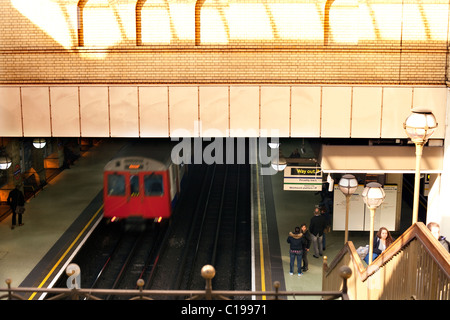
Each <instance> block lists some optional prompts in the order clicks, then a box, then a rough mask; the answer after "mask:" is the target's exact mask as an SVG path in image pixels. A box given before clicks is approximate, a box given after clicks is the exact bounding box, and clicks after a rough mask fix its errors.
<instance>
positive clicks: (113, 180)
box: [108, 174, 125, 196]
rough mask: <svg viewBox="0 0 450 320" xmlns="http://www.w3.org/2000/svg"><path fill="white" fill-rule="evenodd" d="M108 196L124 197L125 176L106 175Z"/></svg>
mask: <svg viewBox="0 0 450 320" xmlns="http://www.w3.org/2000/svg"><path fill="white" fill-rule="evenodd" d="M108 195H109V196H124V195H125V176H123V175H121V174H110V175H108Z"/></svg>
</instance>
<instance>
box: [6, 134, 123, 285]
mask: <svg viewBox="0 0 450 320" xmlns="http://www.w3.org/2000/svg"><path fill="white" fill-rule="evenodd" d="M122 145H123V141H122V140H120V139H119V140H105V142H103V143H101V144H100V145H99V146H97V147H94V148H92V149H91V150H90V151H88V152H86V153H85V154H84V155H83V156H82V157H80V158H79V159H78V160H77V162H76V163H75V165H73V166H71V168H70V169H68V170H64V171H62V172H61V173H60V174H59V175H58V176H57V177H55V178H54V179H52V180H51V181H50V182H49V183H48V185H46V186H45V188H44V189H43V190H42V191H41V192H40V193H38V194H37V195H36V197H35V198H31V199H29V200H28V202H27V203H26V205H25V207H26V212H25V214H24V215H23V223H24V225H23V226H20V227H19V226H16V228H15V229H14V230H11V215H9V217H7V218H6V219H4V220H3V221H1V222H0V281H1V283H0V286H1V287H5V286H6V285H5V282H4V281H5V280H6V279H8V278H9V279H11V280H12V284H11V285H12V287H18V286H37V285H38V284H37V282H40V281H41V280H43V279H41V278H42V276H43V275H42V274H39V272H37V269H36V268H38V269H41V270H42V271H44V269H45V268H46V267H47V266H49V265H52V264H53V261H52V260H53V259H59V257H61V256H62V254H64V252H65V250H66V249H67V248H65V247H66V245H67V244H70V243H71V242H72V239H73V240H74V239H75V238H76V237H77V235H78V234H79V233H80V231H81V230H82V229H83V228H84V227H85V226H86V224H87V222H85V221H83V219H81V220H82V221H80V220H78V221H79V222H80V223H79V225H78V226H75V227H72V228H71V226H72V225H73V224H74V222H75V221H77V219H79V218H80V217H83V218H84V219H88V220H87V221H89V219H90V217H86V216H85V215H83V212H85V210H86V209H87V208H89V205H90V204H91V202H92V201H93V200H94V199H95V198H96V197H97V196H98V194H99V192H100V191H101V190H102V188H103V167H104V165H105V164H106V162H107V161H108V160H109V159H110V158H111V157H112V156H113V155H114V154H115V153H116V152H117V151H118V150H119V148H120V147H121V146H122ZM97 198H98V197H97ZM100 205H101V201H100ZM98 209H99V208H96V209H95V208H90V210H91V211H93V213H89V214H90V215H91V217H92V216H93V214H95V212H96V210H98ZM63 237H64V238H63ZM61 239H63V240H64V241H62V242H61V241H59V240H61ZM55 245H57V246H56V247H55ZM51 250H52V251H51ZM50 251H51V252H53V256H52V255H49V254H48V253H49V252H50ZM56 261H57V260H56Z"/></svg>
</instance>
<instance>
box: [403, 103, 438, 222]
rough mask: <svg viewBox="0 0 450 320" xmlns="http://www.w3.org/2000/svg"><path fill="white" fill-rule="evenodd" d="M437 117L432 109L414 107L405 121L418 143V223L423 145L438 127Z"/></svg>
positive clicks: (415, 197)
mask: <svg viewBox="0 0 450 320" xmlns="http://www.w3.org/2000/svg"><path fill="white" fill-rule="evenodd" d="M437 125H438V124H437V122H436V118H435V117H434V115H433V113H432V112H431V111H430V110H427V109H423V108H414V109H412V113H411V114H410V115H409V116H408V118H406V120H405V122H404V123H403V128H404V129H405V131H406V134H407V135H408V137H409V138H410V139H411V141H412V142H414V144H415V145H416V171H415V176H414V204H413V217H412V223H413V224H414V223H416V222H417V220H418V216H419V192H420V161H421V159H422V151H423V146H424V145H425V143H426V142H427V141H428V138H430V136H431V135H432V134H433V133H434V131H435V129H436V128H437Z"/></svg>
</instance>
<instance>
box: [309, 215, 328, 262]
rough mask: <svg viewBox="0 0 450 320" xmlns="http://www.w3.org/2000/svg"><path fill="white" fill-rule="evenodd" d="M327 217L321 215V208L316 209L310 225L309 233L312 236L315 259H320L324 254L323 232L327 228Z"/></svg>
mask: <svg viewBox="0 0 450 320" xmlns="http://www.w3.org/2000/svg"><path fill="white" fill-rule="evenodd" d="M326 226H327V225H326V221H325V217H324V216H323V215H322V214H321V213H320V210H319V208H315V209H314V216H313V217H312V218H311V222H310V223H309V232H310V234H311V242H312V246H313V248H314V254H313V257H314V258H319V255H320V256H322V253H323V243H322V241H323V231H324V230H325V228H326Z"/></svg>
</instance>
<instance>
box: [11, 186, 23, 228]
mask: <svg viewBox="0 0 450 320" xmlns="http://www.w3.org/2000/svg"><path fill="white" fill-rule="evenodd" d="M7 203H8V205H9V207H10V208H11V211H12V223H11V230H13V229H14V228H15V226H16V215H17V214H18V215H19V226H23V223H22V214H23V211H24V205H25V197H24V196H23V193H22V191H20V190H19V186H18V185H16V186H15V188H14V189H13V190H11V192H10V193H9V195H8V199H7Z"/></svg>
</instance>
